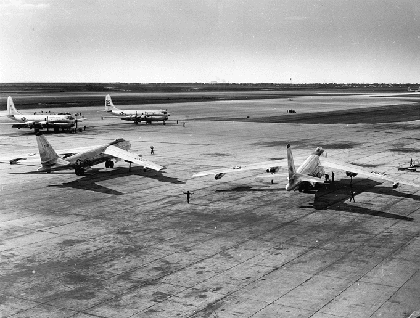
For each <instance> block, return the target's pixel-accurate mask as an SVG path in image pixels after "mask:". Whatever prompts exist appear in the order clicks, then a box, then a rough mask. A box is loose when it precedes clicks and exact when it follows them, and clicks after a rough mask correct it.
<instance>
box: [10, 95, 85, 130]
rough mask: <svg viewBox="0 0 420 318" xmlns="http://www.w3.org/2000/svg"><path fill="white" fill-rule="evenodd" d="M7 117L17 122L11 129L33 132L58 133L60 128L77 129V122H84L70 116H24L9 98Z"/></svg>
mask: <svg viewBox="0 0 420 318" xmlns="http://www.w3.org/2000/svg"><path fill="white" fill-rule="evenodd" d="M7 117H8V118H10V119H12V120H15V121H17V122H18V123H17V124H13V125H12V128H18V129H20V128H29V129H34V130H35V131H39V130H40V129H49V128H53V129H54V131H55V132H58V131H59V129H60V128H61V129H69V128H72V127H76V128H77V123H78V121H81V120H84V118H83V119H79V118H76V117H73V116H72V115H70V114H58V115H54V114H47V113H45V114H36V115H24V114H22V113H20V112H19V111H18V110H17V109H16V107H15V104H14V103H13V99H12V97H11V96H9V97H8V98H7Z"/></svg>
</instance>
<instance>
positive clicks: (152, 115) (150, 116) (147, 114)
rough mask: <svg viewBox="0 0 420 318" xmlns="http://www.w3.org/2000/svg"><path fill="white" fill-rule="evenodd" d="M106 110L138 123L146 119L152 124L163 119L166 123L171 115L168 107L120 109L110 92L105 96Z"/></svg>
mask: <svg viewBox="0 0 420 318" xmlns="http://www.w3.org/2000/svg"><path fill="white" fill-rule="evenodd" d="M105 111H106V112H108V113H111V114H113V115H115V116H120V117H121V120H126V121H132V122H134V123H135V124H136V125H137V124H138V123H139V122H142V121H144V122H145V123H146V124H151V123H152V122H153V121H161V122H162V123H163V124H164V125H165V122H166V121H167V120H168V119H169V116H170V114H169V113H168V111H167V110H166V109H155V110H140V109H139V110H133V109H126V110H123V109H119V108H117V107H115V106H114V104H113V102H112V99H111V96H110V95H109V94H108V95H106V97H105Z"/></svg>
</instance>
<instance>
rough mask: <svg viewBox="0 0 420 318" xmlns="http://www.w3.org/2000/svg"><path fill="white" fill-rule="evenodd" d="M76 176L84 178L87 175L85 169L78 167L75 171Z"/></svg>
mask: <svg viewBox="0 0 420 318" xmlns="http://www.w3.org/2000/svg"><path fill="white" fill-rule="evenodd" d="M74 170H75V173H76V176H84V175H85V168H83V167H81V166H76V168H75V169H74Z"/></svg>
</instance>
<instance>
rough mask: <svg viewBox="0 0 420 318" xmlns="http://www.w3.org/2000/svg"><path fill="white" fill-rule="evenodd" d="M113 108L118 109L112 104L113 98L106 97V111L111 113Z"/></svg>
mask: <svg viewBox="0 0 420 318" xmlns="http://www.w3.org/2000/svg"><path fill="white" fill-rule="evenodd" d="M113 108H114V109H115V108H116V107H115V106H114V104H113V103H112V99H111V96H110V95H109V94H108V95H106V96H105V111H106V112H110V111H112V109H113Z"/></svg>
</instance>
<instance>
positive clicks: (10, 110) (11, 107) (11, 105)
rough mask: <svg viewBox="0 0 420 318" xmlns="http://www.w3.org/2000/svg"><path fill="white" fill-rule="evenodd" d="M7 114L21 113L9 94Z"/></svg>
mask: <svg viewBox="0 0 420 318" xmlns="http://www.w3.org/2000/svg"><path fill="white" fill-rule="evenodd" d="M7 115H22V114H21V113H19V112H18V111H17V109H16V107H15V104H14V103H13V99H12V97H11V96H9V97H7Z"/></svg>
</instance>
